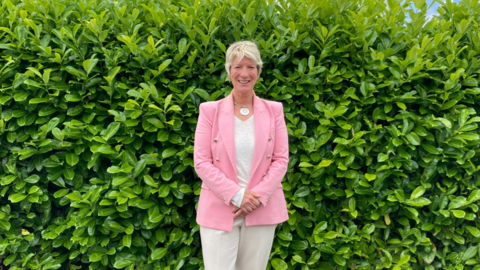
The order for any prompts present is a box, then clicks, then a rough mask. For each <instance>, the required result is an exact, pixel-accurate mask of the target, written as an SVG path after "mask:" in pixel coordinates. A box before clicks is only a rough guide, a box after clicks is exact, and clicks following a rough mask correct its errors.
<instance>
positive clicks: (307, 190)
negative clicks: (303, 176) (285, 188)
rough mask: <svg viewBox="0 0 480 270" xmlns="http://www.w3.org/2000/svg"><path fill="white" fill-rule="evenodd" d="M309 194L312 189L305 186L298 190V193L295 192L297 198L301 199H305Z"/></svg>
mask: <svg viewBox="0 0 480 270" xmlns="http://www.w3.org/2000/svg"><path fill="white" fill-rule="evenodd" d="M308 194H310V188H309V187H307V186H303V187H301V188H299V189H297V191H295V196H296V197H299V198H301V197H305V196H307V195H308Z"/></svg>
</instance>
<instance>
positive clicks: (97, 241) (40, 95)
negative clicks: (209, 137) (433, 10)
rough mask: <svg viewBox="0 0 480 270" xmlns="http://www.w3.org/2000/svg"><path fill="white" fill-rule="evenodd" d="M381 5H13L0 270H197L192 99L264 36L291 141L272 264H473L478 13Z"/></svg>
mask: <svg viewBox="0 0 480 270" xmlns="http://www.w3.org/2000/svg"><path fill="white" fill-rule="evenodd" d="M387 3H388V7H387ZM387 3H383V2H382V1H372V0H366V1H363V2H359V1H347V0H331V1H327V0H306V1H294V0H291V1H286V0H278V1H273V0H259V1H255V2H253V1H246V0H228V1H227V0H209V1H200V0H196V1H195V2H191V1H189V0H182V1H170V0H162V1H160V0H158V1H148V0H118V1H101V0H91V1H85V0H79V1H76V0H60V1H58V0H22V1H20V0H3V1H2V4H1V8H0V26H1V27H0V52H1V59H0V83H1V86H0V104H1V105H0V113H1V119H0V161H1V165H0V179H1V182H0V185H1V186H0V262H1V263H0V265H1V264H3V265H4V266H2V267H5V266H7V268H8V267H9V268H10V269H79V268H86V267H90V269H111V268H119V269H120V268H127V269H145V270H146V269H161V270H163V269H199V268H202V267H203V263H202V257H201V248H200V241H199V233H198V229H199V227H198V225H197V224H196V223H195V204H196V202H197V201H198V194H199V192H200V184H201V182H200V180H199V179H198V178H197V177H196V176H195V173H194V169H193V167H192V166H193V163H192V152H193V140H194V131H195V126H196V121H197V116H198V106H199V104H200V103H201V102H204V101H208V100H218V99H221V98H223V97H224V96H225V95H228V94H229V93H230V91H231V85H230V84H229V83H228V81H227V80H226V72H225V70H224V53H225V49H226V47H227V46H228V45H229V44H231V43H232V42H234V41H236V40H255V41H256V43H257V44H258V46H259V48H260V50H261V53H262V57H263V60H264V62H265V67H264V72H263V73H262V76H261V79H260V80H259V82H258V83H257V86H256V88H255V91H256V93H257V95H259V96H260V97H263V98H266V99H270V100H277V101H282V103H283V104H284V109H285V115H286V119H287V125H288V130H289V137H290V152H291V156H290V163H289V170H288V173H287V175H286V177H285V179H284V181H283V187H284V191H285V195H286V198H287V202H288V208H289V215H290V219H289V220H288V222H285V223H283V224H281V225H280V226H278V228H277V234H276V238H275V241H274V246H273V249H272V254H271V256H272V257H271V258H272V259H271V265H269V268H270V267H271V268H272V269H277V270H279V269H282V270H283V269H302V270H305V269H480V267H479V266H475V265H478V264H479V262H480V257H479V253H480V252H479V251H480V246H477V243H478V237H479V236H480V230H479V227H480V226H479V223H478V218H477V213H478V200H479V199H480V191H479V189H478V186H480V178H479V173H478V171H477V170H478V168H477V165H479V156H480V153H479V152H480V150H479V135H478V131H479V129H478V124H477V123H478V122H480V116H479V115H478V113H477V111H478V110H479V109H480V108H479V93H480V88H478V73H479V72H480V69H479V65H478V60H477V58H478V55H479V53H480V51H479V48H480V39H479V33H480V32H479V28H478V23H479V22H480V19H479V18H480V17H479V16H480V6H479V4H478V3H477V1H473V0H468V1H467V0H464V1H461V3H459V4H456V3H451V2H450V1H447V2H446V3H445V4H444V5H443V6H442V7H441V8H440V9H439V12H440V15H439V16H438V17H435V18H432V19H430V20H427V18H426V12H427V9H428V6H427V4H426V2H425V1H424V0H415V1H413V2H412V3H404V4H401V3H399V2H398V1H387ZM2 267H0V268H2Z"/></svg>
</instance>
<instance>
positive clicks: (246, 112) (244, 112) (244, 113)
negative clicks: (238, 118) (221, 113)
mask: <svg viewBox="0 0 480 270" xmlns="http://www.w3.org/2000/svg"><path fill="white" fill-rule="evenodd" d="M240 113H241V114H242V115H248V114H249V113H250V111H249V110H248V109H247V108H241V109H240Z"/></svg>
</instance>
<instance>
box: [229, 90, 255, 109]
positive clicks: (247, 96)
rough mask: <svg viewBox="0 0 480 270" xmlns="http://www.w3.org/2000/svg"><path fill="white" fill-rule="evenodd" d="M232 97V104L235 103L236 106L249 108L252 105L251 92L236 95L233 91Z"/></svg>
mask: <svg viewBox="0 0 480 270" xmlns="http://www.w3.org/2000/svg"><path fill="white" fill-rule="evenodd" d="M232 95H233V102H235V103H237V104H238V105H242V106H249V105H252V104H253V91H251V92H248V93H237V92H235V91H233V92H232Z"/></svg>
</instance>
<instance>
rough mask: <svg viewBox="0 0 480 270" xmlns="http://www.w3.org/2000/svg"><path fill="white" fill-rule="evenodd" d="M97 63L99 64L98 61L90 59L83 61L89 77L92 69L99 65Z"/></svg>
mask: <svg viewBox="0 0 480 270" xmlns="http://www.w3.org/2000/svg"><path fill="white" fill-rule="evenodd" d="M97 63H98V59H88V60H85V61H83V69H85V71H86V72H87V76H88V74H90V72H91V71H92V69H93V68H94V67H95V66H96V65H97Z"/></svg>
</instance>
